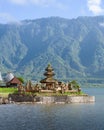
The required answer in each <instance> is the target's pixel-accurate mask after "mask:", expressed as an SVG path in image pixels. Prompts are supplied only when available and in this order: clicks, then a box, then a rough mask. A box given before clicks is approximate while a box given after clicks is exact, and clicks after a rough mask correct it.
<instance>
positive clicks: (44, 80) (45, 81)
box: [40, 78, 58, 83]
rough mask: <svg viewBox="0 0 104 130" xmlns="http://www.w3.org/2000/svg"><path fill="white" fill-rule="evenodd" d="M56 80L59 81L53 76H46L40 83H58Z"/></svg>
mask: <svg viewBox="0 0 104 130" xmlns="http://www.w3.org/2000/svg"><path fill="white" fill-rule="evenodd" d="M56 82H58V81H57V80H56V79H53V78H45V79H42V80H41V81H40V83H56Z"/></svg>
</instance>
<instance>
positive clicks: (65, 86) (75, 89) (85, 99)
mask: <svg viewBox="0 0 104 130" xmlns="http://www.w3.org/2000/svg"><path fill="white" fill-rule="evenodd" d="M54 75H55V73H54V69H53V68H52V66H51V64H48V66H47V67H46V69H45V73H44V76H45V78H44V79H42V80H41V81H40V83H37V84H32V83H31V81H28V82H27V84H26V85H25V86H23V85H22V83H20V82H19V81H18V80H16V77H15V80H13V79H11V81H12V82H11V81H9V82H8V83H9V84H10V83H12V85H13V83H14V84H16V83H18V84H16V85H17V89H18V92H17V93H13V94H9V95H8V100H9V102H32V103H45V104H46V103H55V104H57V103H91V102H95V97H94V96H89V95H87V94H84V93H83V92H82V90H81V88H80V86H79V85H78V83H77V82H76V81H74V80H73V81H71V82H69V83H63V82H61V81H58V80H57V79H55V78H54ZM13 81H16V83H15V82H13ZM17 81H18V82H17Z"/></svg>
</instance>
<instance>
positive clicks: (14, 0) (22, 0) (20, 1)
mask: <svg viewBox="0 0 104 130" xmlns="http://www.w3.org/2000/svg"><path fill="white" fill-rule="evenodd" d="M9 1H10V2H11V3H14V4H20V5H24V4H26V3H27V2H28V1H30V0H9Z"/></svg>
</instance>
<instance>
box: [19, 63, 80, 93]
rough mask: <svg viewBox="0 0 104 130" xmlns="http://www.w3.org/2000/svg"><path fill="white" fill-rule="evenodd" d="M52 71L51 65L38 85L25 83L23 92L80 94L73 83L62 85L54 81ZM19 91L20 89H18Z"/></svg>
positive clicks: (78, 88)
mask: <svg viewBox="0 0 104 130" xmlns="http://www.w3.org/2000/svg"><path fill="white" fill-rule="evenodd" d="M54 75H55V73H54V69H53V68H52V66H51V64H48V66H47V67H46V69H45V73H44V76H45V78H44V79H42V80H41V81H40V83H38V84H35V85H32V83H31V81H29V82H27V84H26V86H25V88H24V91H27V92H39V93H57V92H58V93H62V94H63V93H65V92H80V91H81V89H80V87H79V86H78V85H77V84H75V82H69V83H63V82H60V81H58V80H57V79H54ZM19 90H20V89H19Z"/></svg>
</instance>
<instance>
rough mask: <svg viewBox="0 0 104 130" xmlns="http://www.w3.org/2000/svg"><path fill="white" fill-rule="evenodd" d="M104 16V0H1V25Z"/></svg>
mask: <svg viewBox="0 0 104 130" xmlns="http://www.w3.org/2000/svg"><path fill="white" fill-rule="evenodd" d="M98 15H104V0H0V23H8V22H18V21H21V20H25V19H37V18H44V17H51V16H55V17H56V16H58V17H62V18H68V19H72V18H77V17H79V16H98Z"/></svg>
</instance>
